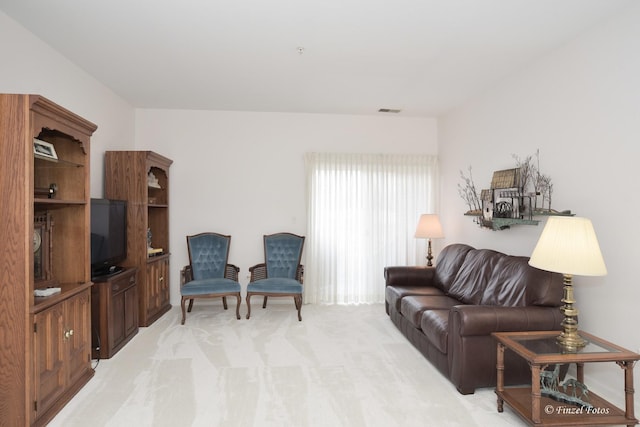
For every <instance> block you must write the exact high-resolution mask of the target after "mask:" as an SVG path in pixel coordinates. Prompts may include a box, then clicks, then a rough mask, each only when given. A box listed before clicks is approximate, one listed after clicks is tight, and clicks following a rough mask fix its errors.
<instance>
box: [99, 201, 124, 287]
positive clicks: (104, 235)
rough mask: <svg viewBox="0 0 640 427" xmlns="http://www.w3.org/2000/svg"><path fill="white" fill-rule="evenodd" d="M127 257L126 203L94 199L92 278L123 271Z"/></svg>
mask: <svg viewBox="0 0 640 427" xmlns="http://www.w3.org/2000/svg"><path fill="white" fill-rule="evenodd" d="M126 258H127V202H126V201H125V200H111V199H91V277H92V278H96V277H102V276H109V275H112V274H116V273H119V272H120V271H122V267H120V266H119V265H118V264H119V263H121V262H122V261H124V260H125V259H126Z"/></svg>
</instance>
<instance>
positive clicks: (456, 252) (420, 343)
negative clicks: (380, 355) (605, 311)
mask: <svg viewBox="0 0 640 427" xmlns="http://www.w3.org/2000/svg"><path fill="white" fill-rule="evenodd" d="M527 261H528V258H527V257H520V256H509V255H505V254H503V253H500V252H496V251H493V250H489V249H474V248H472V247H471V246H468V245H464V244H453V245H450V246H447V247H446V248H444V249H443V250H442V252H441V253H440V255H439V257H438V260H437V263H436V266H435V267H386V268H385V270H384V276H385V282H386V288H385V299H386V310H387V314H389V316H390V317H391V320H392V321H393V323H394V324H395V325H396V326H397V327H398V329H400V331H402V333H403V334H404V335H405V336H406V337H407V339H409V341H410V342H411V343H412V344H413V345H414V346H415V347H416V348H417V349H418V350H420V352H421V353H422V354H423V355H424V356H425V357H426V358H427V359H428V360H429V361H431V363H433V364H434V365H435V366H436V367H437V368H438V369H439V370H440V372H442V374H444V375H445V376H446V377H447V378H449V380H450V381H451V382H452V383H453V384H454V385H455V387H456V388H457V389H458V391H459V392H460V393H462V394H470V393H473V392H474V391H475V389H476V388H482V387H495V385H496V341H495V340H494V339H493V337H492V336H491V333H492V332H502V331H534V330H559V329H560V322H561V321H562V313H561V312H560V309H559V305H560V304H561V302H560V300H561V299H562V293H563V289H562V288H563V283H562V275H561V274H558V273H550V272H547V271H543V270H539V269H536V268H534V267H531V266H529V264H528V263H527ZM530 380H531V371H530V369H529V367H528V365H527V364H526V362H524V361H523V360H522V359H521V358H519V357H517V356H515V355H514V354H513V353H512V352H510V351H506V352H505V383H506V384H507V385H511V384H524V383H530Z"/></svg>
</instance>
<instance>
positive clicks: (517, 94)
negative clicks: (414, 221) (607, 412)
mask: <svg viewBox="0 0 640 427" xmlns="http://www.w3.org/2000/svg"><path fill="white" fill-rule="evenodd" d="M638 52H640V4H639V3H637V2H636V3H634V4H633V6H632V7H631V8H630V9H629V10H627V11H626V12H625V13H623V14H621V15H619V16H618V17H616V18H614V19H613V20H611V21H609V22H606V23H603V24H602V25H600V26H598V27H596V28H593V29H592V30H591V31H589V32H588V33H586V34H584V35H583V36H582V37H580V38H578V39H576V40H574V41H573V42H571V43H569V44H568V45H566V46H564V47H562V48H560V49H558V50H557V51H556V52H554V53H553V54H551V55H549V56H548V57H545V58H543V59H541V60H540V61H537V62H535V63H533V64H531V65H530V66H529V67H527V68H526V69H524V70H522V72H521V73H519V74H518V75H517V76H514V77H513V78H511V79H509V80H507V81H504V82H503V83H502V84H501V85H498V86H497V87H495V88H493V90H490V91H488V92H487V93H486V94H485V95H484V96H482V97H480V98H479V99H476V100H475V101H474V102H471V103H469V104H467V105H465V106H464V107H462V108H459V109H457V110H456V111H453V112H451V113H450V114H447V115H446V116H444V117H442V119H441V120H440V121H439V151H440V162H441V163H440V165H441V171H443V176H442V192H441V194H442V203H441V205H442V214H443V226H444V228H445V230H444V231H445V234H446V236H447V238H446V240H445V243H453V242H465V243H469V244H471V245H474V246H475V247H479V248H492V249H497V250H500V251H504V252H507V253H510V254H516V255H527V256H528V255H530V254H531V251H532V250H533V248H534V246H535V244H536V242H537V239H538V237H539V234H540V232H541V231H542V228H543V227H544V222H542V223H541V224H540V225H539V226H537V227H534V226H517V227H513V228H512V229H510V230H507V231H490V230H484V229H480V228H479V227H478V226H476V225H474V224H473V223H472V220H471V219H470V218H469V217H464V216H463V215H462V214H463V213H464V212H465V211H466V210H467V207H466V206H465V204H464V202H463V200H462V199H461V198H460V197H459V196H458V192H457V185H458V183H460V182H462V181H461V179H460V178H459V173H460V170H463V171H465V172H466V169H467V167H468V166H472V168H473V174H474V178H475V183H476V185H477V186H478V187H479V188H488V187H489V184H490V181H491V176H492V173H493V171H495V170H500V169H506V168H511V167H515V162H514V160H513V159H512V157H511V155H512V154H516V155H518V156H520V157H521V158H523V157H526V156H527V155H530V154H534V153H535V151H536V150H537V149H540V154H541V163H540V168H541V169H542V171H543V173H546V174H548V175H550V176H551V177H552V179H553V182H554V189H555V191H554V193H553V194H554V196H553V202H552V207H553V208H555V209H558V210H562V209H571V210H572V211H573V212H574V213H576V214H577V215H579V216H584V217H587V218H590V219H591V220H592V221H593V224H594V227H595V229H596V233H597V234H598V239H599V241H600V246H601V249H602V253H603V256H604V258H605V262H606V264H607V268H608V275H607V276H605V277H598V278H585V277H575V278H574V283H575V288H576V299H577V306H578V308H579V310H580V326H581V328H582V329H584V330H586V331H589V332H591V333H594V334H596V335H598V336H600V337H603V338H605V339H607V340H609V341H612V342H614V343H617V344H619V345H622V346H624V347H626V348H628V349H630V350H633V351H638V350H639V349H640V332H639V329H638V327H639V326H640V310H638V308H637V306H638V301H639V300H640V286H639V285H638V283H637V282H638V280H637V270H636V265H635V263H636V262H638V260H639V259H640V245H639V244H638V242H639V241H640V227H639V226H638V223H637V222H636V218H635V216H636V215H637V214H638V212H640V198H639V197H638V195H637V188H636V187H637V185H638V175H637V170H638V162H639V160H640V156H639V155H640V148H639V146H640V78H639V76H640V55H638ZM638 371H639V370H638V369H636V370H635V380H636V384H638V381H639V378H640V375H639V373H638ZM586 373H587V375H588V376H590V378H591V380H592V381H597V382H600V383H602V384H606V385H607V386H608V387H610V393H611V394H615V396H616V399H617V402H618V404H622V402H623V400H622V387H623V382H622V378H623V377H622V370H621V369H620V368H618V367H617V366H616V365H615V364H607V365H606V366H605V365H598V366H593V365H590V366H587V368H586ZM636 396H637V395H636ZM637 406H638V398H637V397H636V407H637Z"/></svg>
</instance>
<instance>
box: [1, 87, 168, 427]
mask: <svg viewBox="0 0 640 427" xmlns="http://www.w3.org/2000/svg"><path fill="white" fill-rule="evenodd" d="M96 129H97V126H96V125H95V124H93V123H91V122H89V121H87V120H85V119H83V118H82V117H80V116H78V115H76V114H74V113H72V112H71V111H69V110H66V109H65V108H63V107H61V106H59V105H57V104H55V103H53V102H51V101H49V100H48V99H46V98H44V97H42V96H39V95H21V94H0V201H1V203H0V221H2V235H1V238H0V253H1V254H2V257H0V425H3V426H4V425H7V426H44V425H46V424H47V423H48V422H49V421H51V419H52V418H53V417H54V416H55V415H56V414H57V413H58V412H59V411H60V410H61V409H62V407H64V405H66V404H67V402H68V401H69V400H70V399H71V398H72V397H73V396H74V395H75V394H76V393H77V392H78V391H79V390H80V389H81V388H82V387H83V386H84V385H85V384H86V383H87V382H88V381H89V380H90V379H91V377H92V376H93V375H94V370H93V368H92V366H91V361H92V352H93V356H94V357H96V358H106V357H111V356H113V355H114V354H115V353H116V352H117V351H119V350H120V349H121V348H122V347H123V346H124V345H125V344H126V343H127V342H128V341H129V340H130V339H131V338H132V337H133V336H134V335H135V334H136V333H137V331H138V325H140V326H148V325H150V324H151V323H153V322H154V321H155V320H156V319H158V318H159V317H160V316H162V315H163V314H164V313H166V312H167V311H168V310H169V309H170V308H171V305H170V301H169V257H170V253H169V166H170V165H171V163H172V161H171V160H169V159H167V158H165V157H163V156H160V155H159V154H156V153H153V152H150V151H114V152H107V153H106V154H105V197H108V198H111V199H119V200H126V201H127V202H128V205H127V206H128V207H127V223H128V224H127V243H128V244H127V251H128V256H127V259H126V260H125V261H124V262H123V266H124V267H126V268H125V270H124V271H123V272H122V273H119V274H117V275H113V276H111V277H108V278H105V279H96V284H95V285H94V284H93V283H92V279H91V257H90V255H91V240H90V235H91V216H90V211H91V203H90V201H91V198H90V191H89V183H90V175H89V169H90V151H89V145H90V139H91V136H92V135H93V133H94V132H95V130H96ZM152 178H153V179H152ZM151 246H153V247H151ZM92 300H93V301H92ZM92 303H93V310H92ZM92 317H93V325H92ZM92 329H93V330H94V334H93V335H94V337H95V338H96V341H94V345H93V346H92ZM98 343H99V344H98Z"/></svg>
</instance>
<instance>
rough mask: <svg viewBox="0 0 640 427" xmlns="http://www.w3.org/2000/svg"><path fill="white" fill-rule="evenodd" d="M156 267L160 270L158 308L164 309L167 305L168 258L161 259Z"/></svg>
mask: <svg viewBox="0 0 640 427" xmlns="http://www.w3.org/2000/svg"><path fill="white" fill-rule="evenodd" d="M159 264H160V265H159V266H158V267H159V268H160V270H161V278H162V280H160V282H159V285H160V308H165V307H167V306H168V305H169V303H170V301H169V258H165V259H163V260H162V261H161V262H160V263H159Z"/></svg>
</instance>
